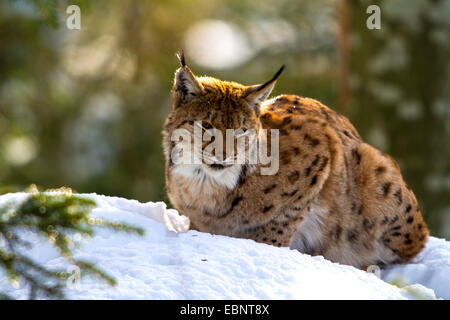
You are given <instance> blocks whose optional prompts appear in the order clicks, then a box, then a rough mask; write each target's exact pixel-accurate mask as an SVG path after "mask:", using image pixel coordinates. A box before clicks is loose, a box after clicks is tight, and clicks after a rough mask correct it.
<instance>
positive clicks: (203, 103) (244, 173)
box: [163, 54, 429, 268]
mask: <svg viewBox="0 0 450 320" xmlns="http://www.w3.org/2000/svg"><path fill="white" fill-rule="evenodd" d="M179 59H180V62H181V67H180V68H179V69H178V70H177V71H176V74H175V80H174V87H173V109H172V111H171V113H170V115H169V116H168V118H167V119H166V122H165V124H164V130H163V136H164V138H163V146H164V153H165V158H166V165H165V168H166V186H167V192H168V195H169V198H170V201H171V202H172V204H173V205H174V207H175V208H176V209H177V210H178V211H179V212H180V213H182V214H184V215H186V216H188V217H189V219H190V221H191V228H192V229H196V230H199V231H203V232H209V233H213V234H220V235H227V236H232V237H239V238H248V239H253V240H255V241H258V242H263V243H267V244H271V245H274V246H278V247H287V246H289V247H291V248H293V249H297V250H299V251H301V252H303V253H307V254H311V255H322V256H324V257H325V258H327V259H329V260H331V261H335V262H339V263H343V264H348V265H352V266H355V267H358V268H365V267H367V266H369V265H374V264H376V265H379V266H384V265H388V264H392V263H401V262H405V261H408V260H409V259H411V258H413V257H414V256H415V255H417V254H418V253H419V252H420V250H421V249H422V248H423V247H424V244H425V243H426V241H427V237H428V233H429V232H428V229H427V226H426V224H425V222H424V220H423V218H422V214H421V211H420V208H419V204H418V202H417V200H416V197H415V196H414V193H413V191H412V190H411V188H409V187H408V185H407V184H406V183H405V182H404V181H403V178H402V175H401V173H400V168H399V166H398V164H397V163H396V162H395V160H394V159H393V158H392V157H390V156H389V155H387V154H386V153H384V152H382V151H379V150H377V149H375V148H374V147H372V146H370V145H368V144H367V143H365V142H364V141H363V140H362V139H361V137H360V136H359V134H358V133H357V131H356V129H355V128H354V127H353V125H352V124H351V123H350V121H349V120H348V119H347V118H346V117H344V116H342V115H340V114H338V113H337V112H335V111H333V110H332V109H330V108H328V107H326V106H324V105H323V104H321V103H320V102H319V101H316V100H314V99H310V98H303V97H299V96H294V95H281V96H278V97H276V98H273V99H270V100H267V99H266V98H267V97H268V96H269V94H270V93H271V91H272V89H273V87H274V85H275V82H276V79H277V77H278V76H279V74H280V73H281V71H282V69H280V71H279V72H278V73H277V74H276V75H275V76H274V78H273V79H272V80H270V81H268V82H266V83H264V84H262V85H254V86H244V85H241V84H238V83H235V82H228V81H221V80H218V79H215V78H212V77H196V76H195V75H194V74H193V73H192V72H191V70H190V69H189V68H188V67H187V66H186V63H185V59H184V55H183V54H180V55H179ZM194 121H202V122H201V123H202V125H203V128H202V130H206V129H208V128H215V129H217V130H220V131H221V132H223V133H225V130H226V129H243V130H248V129H254V130H256V131H257V132H262V130H261V129H267V130H270V129H278V130H279V131H278V132H279V170H278V172H277V173H276V174H275V175H262V174H260V170H259V169H260V168H259V167H260V166H261V165H259V164H249V163H244V164H228V163H225V162H223V161H222V162H221V161H217V162H216V163H212V164H205V163H202V164H175V163H174V162H173V161H172V150H173V148H174V147H175V146H176V144H177V142H176V141H175V142H174V141H172V139H171V135H172V133H173V132H174V130H176V129H179V128H184V129H186V130H187V131H188V132H190V133H193V132H194V125H195V123H194ZM267 140H268V141H269V140H270V135H269V137H268V138H267ZM200 149H201V148H200ZM269 150H270V148H269ZM193 152H199V153H200V154H201V150H200V151H199V150H198V149H195V148H194V151H193Z"/></svg>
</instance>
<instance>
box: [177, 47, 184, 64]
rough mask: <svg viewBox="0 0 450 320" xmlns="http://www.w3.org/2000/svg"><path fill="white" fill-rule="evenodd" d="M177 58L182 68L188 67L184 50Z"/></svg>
mask: <svg viewBox="0 0 450 320" xmlns="http://www.w3.org/2000/svg"><path fill="white" fill-rule="evenodd" d="M177 58H178V60H180V63H181V66H182V67H185V66H186V59H185V58H184V51H183V49H181V50H180V52H178V53H177Z"/></svg>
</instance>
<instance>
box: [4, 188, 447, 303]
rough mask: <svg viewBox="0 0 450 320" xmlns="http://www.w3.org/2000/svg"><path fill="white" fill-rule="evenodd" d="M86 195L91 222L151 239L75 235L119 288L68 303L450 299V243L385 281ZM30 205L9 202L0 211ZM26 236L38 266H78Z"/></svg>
mask: <svg viewBox="0 0 450 320" xmlns="http://www.w3.org/2000/svg"><path fill="white" fill-rule="evenodd" d="M82 196H85V197H88V198H90V199H93V200H94V201H95V202H96V203H97V207H96V208H95V209H94V210H92V212H91V216H92V217H94V218H102V219H107V220H109V221H113V222H124V223H128V224H131V225H135V226H139V227H141V228H143V229H144V230H145V232H146V234H145V236H143V237H140V236H137V235H130V234H127V233H122V232H114V231H111V230H109V229H106V228H101V227H99V228H96V233H95V235H94V236H93V237H92V238H90V239H86V238H81V237H80V235H77V234H74V235H73V237H72V238H73V241H74V242H76V243H78V244H79V247H77V248H76V249H74V252H75V257H76V258H79V259H85V260H87V261H90V262H92V263H94V264H95V265H96V266H97V267H99V268H101V269H103V270H104V271H106V272H107V273H109V274H110V275H112V276H113V277H114V278H115V279H116V280H117V282H118V284H117V286H115V287H110V286H108V285H107V284H105V283H104V282H101V281H99V280H98V279H97V278H91V277H83V278H82V279H81V281H79V283H75V284H73V282H68V286H67V288H66V289H65V293H66V296H67V298H69V299H435V298H444V299H450V286H449V284H450V242H448V241H445V240H442V239H437V238H433V237H431V238H430V240H429V242H428V244H427V246H426V248H425V249H424V250H423V252H422V253H421V254H420V255H419V256H418V257H417V258H415V259H414V260H413V261H412V263H410V264H407V265H395V266H392V267H390V268H388V269H387V270H382V271H381V278H382V279H383V280H385V281H383V280H381V279H380V278H378V277H377V275H376V274H374V273H370V272H365V271H361V270H358V269H356V268H353V267H350V266H344V265H340V264H336V263H332V262H330V261H327V260H325V259H324V258H323V257H320V256H316V257H311V256H309V255H305V254H301V253H300V252H298V251H295V250H290V249H289V248H277V247H273V246H269V245H265V244H261V243H256V242H254V241H252V240H245V239H235V238H229V237H225V236H216V235H211V234H207V233H201V232H196V231H188V224H189V220H188V219H187V218H186V217H183V216H180V215H179V214H178V212H177V211H176V210H173V209H167V207H166V204H165V203H163V202H157V203H153V202H148V203H140V202H138V201H135V200H127V199H123V198H117V197H107V196H102V195H96V194H82ZM25 197H26V194H23V193H16V194H7V195H3V196H0V207H1V206H2V205H4V204H5V203H11V202H12V203H20V201H23V199H25ZM21 236H22V237H23V238H25V239H26V240H28V241H31V242H32V243H33V245H34V246H33V248H31V249H27V250H28V251H27V252H26V254H27V255H29V256H30V257H31V258H32V259H34V260H35V261H38V262H40V263H42V264H44V265H45V266H46V267H48V268H52V269H53V268H64V269H66V268H70V267H71V266H70V265H69V264H68V262H67V261H65V260H64V259H63V258H61V257H60V256H59V254H58V252H57V251H56V250H55V249H54V248H53V247H52V245H51V244H50V243H49V242H48V241H47V240H46V239H42V238H39V237H38V236H37V235H36V234H33V233H32V232H30V231H23V233H22V234H21ZM67 270H72V269H67ZM388 282H389V283H388ZM390 283H394V284H396V285H392V284H390ZM0 292H4V293H7V294H9V295H11V296H13V297H15V298H17V299H26V298H27V294H28V290H27V288H26V287H25V286H23V285H22V286H21V284H20V282H19V284H18V285H15V286H13V285H12V284H11V283H10V282H9V281H8V279H7V278H6V276H5V274H4V273H2V272H1V271H0Z"/></svg>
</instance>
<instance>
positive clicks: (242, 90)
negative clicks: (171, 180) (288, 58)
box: [163, 51, 284, 188]
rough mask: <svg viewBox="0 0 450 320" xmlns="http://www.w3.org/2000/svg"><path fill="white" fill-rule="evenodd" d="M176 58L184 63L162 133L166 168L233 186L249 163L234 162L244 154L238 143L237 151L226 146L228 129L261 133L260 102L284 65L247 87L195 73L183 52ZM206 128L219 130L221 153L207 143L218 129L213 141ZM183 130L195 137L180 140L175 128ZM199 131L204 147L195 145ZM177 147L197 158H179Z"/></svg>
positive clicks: (177, 77)
mask: <svg viewBox="0 0 450 320" xmlns="http://www.w3.org/2000/svg"><path fill="white" fill-rule="evenodd" d="M178 59H179V61H180V63H181V67H180V68H179V69H178V70H177V71H176V72H175V79H174V85H173V90H172V95H173V105H172V110H171V112H170V114H169V116H168V118H167V119H166V123H165V126H164V132H163V134H164V153H165V157H166V161H167V164H168V168H167V169H168V170H173V171H174V172H175V173H178V174H181V175H183V176H185V177H189V178H193V179H197V180H198V179H200V180H201V181H204V180H205V179H206V180H208V179H210V180H215V182H217V183H220V184H222V185H225V186H227V187H229V188H233V187H234V186H235V185H236V182H237V180H238V178H239V175H240V174H241V172H242V170H243V166H245V163H242V161H236V159H237V157H239V156H240V155H239V153H238V150H237V149H236V146H237V145H238V144H237V143H234V149H233V148H232V149H233V150H229V148H227V147H228V145H227V141H226V139H227V129H228V130H229V129H232V130H235V132H241V133H242V135H245V134H248V133H249V132H256V135H257V136H258V134H259V132H260V130H261V122H260V120H259V115H260V108H261V103H262V102H263V101H264V100H266V99H267V97H268V96H269V95H270V93H271V92H272V89H273V88H274V86H275V83H276V80H277V78H278V76H279V75H280V74H281V72H282V71H283V69H284V66H283V67H281V68H280V70H278V72H277V73H276V74H275V76H274V77H273V78H272V79H270V80H269V81H267V82H265V83H263V84H258V85H251V86H245V85H242V84H239V83H236V82H231V81H221V80H219V79H215V78H212V77H197V76H195V75H194V73H193V72H192V71H191V70H190V69H189V67H188V66H187V65H186V61H185V57H184V54H183V52H182V51H181V53H179V54H178ZM205 131H210V132H213V133H220V134H221V136H220V140H222V141H221V142H220V143H222V146H223V150H224V152H223V153H222V154H219V155H217V152H216V153H214V154H212V153H211V152H209V151H208V152H207V150H206V149H205V147H207V145H208V144H211V142H218V141H216V139H218V136H217V135H215V134H214V136H213V137H211V139H210V141H209V142H205V141H203V140H204V135H205ZM179 132H184V133H183V134H182V135H184V134H185V135H191V137H192V139H191V140H189V139H182V141H178V140H177V138H175V139H174V135H175V133H179ZM199 135H201V138H199V139H200V141H202V143H201V144H200V146H199V145H198V144H197V145H196V144H195V137H197V138H198V136H199ZM179 136H180V134H178V137H179ZM210 136H211V135H210ZM234 138H236V137H234ZM234 138H233V139H234ZM197 141H198V140H197ZM247 142H249V140H247ZM176 147H182V148H183V153H184V154H183V156H188V157H189V156H192V157H193V158H195V160H196V161H194V162H195V163H190V164H186V163H183V164H178V163H176V162H177V161H175V158H176V157H177V156H176V155H177V154H179V153H177V152H174V151H175V150H174V149H175V148H176ZM245 149H246V152H249V150H251V146H250V143H246V144H245ZM186 150H191V152H190V151H187V153H192V154H186ZM225 150H226V151H225ZM211 151H212V149H211ZM214 151H217V149H215V150H214ZM174 155H175V156H174ZM244 156H245V155H244ZM205 158H206V159H205ZM205 160H207V161H205ZM236 162H239V163H236Z"/></svg>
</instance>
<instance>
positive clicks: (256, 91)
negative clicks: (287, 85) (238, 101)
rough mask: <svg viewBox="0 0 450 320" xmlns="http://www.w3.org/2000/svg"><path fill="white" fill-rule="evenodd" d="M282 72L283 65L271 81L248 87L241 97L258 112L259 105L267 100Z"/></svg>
mask: <svg viewBox="0 0 450 320" xmlns="http://www.w3.org/2000/svg"><path fill="white" fill-rule="evenodd" d="M283 70H284V65H283V66H282V67H281V68H280V70H278V71H277V73H276V74H275V75H274V76H273V78H272V79H270V80H269V81H267V82H266V83H263V84H257V85H255V86H250V87H248V88H247V89H245V90H244V93H243V97H244V98H245V100H247V102H248V103H249V104H250V105H251V106H252V107H253V108H255V110H257V111H258V108H259V104H260V103H261V102H263V101H264V100H266V99H267V97H268V96H269V95H270V93H271V92H272V90H273V88H274V87H275V83H276V82H277V78H278V77H279V76H280V74H281V73H282V72H283Z"/></svg>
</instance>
